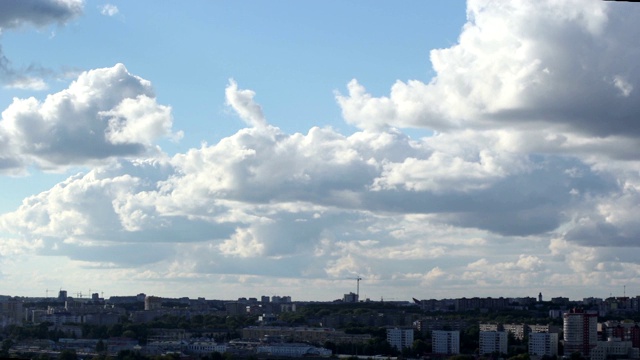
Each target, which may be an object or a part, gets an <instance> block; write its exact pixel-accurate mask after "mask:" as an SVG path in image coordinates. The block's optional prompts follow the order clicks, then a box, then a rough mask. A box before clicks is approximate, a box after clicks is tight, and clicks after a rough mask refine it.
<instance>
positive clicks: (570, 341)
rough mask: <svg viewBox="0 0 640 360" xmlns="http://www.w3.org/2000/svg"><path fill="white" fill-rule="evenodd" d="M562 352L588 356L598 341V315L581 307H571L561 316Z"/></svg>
mask: <svg viewBox="0 0 640 360" xmlns="http://www.w3.org/2000/svg"><path fill="white" fill-rule="evenodd" d="M563 319H564V321H563V324H562V328H563V330H564V354H565V355H567V356H569V355H571V354H573V353H575V352H579V353H580V354H582V356H585V357H589V355H590V352H591V349H593V348H594V347H596V345H597V341H598V315H597V314H592V313H586V312H585V311H584V310H582V309H571V310H570V311H569V312H568V313H565V314H564V316H563Z"/></svg>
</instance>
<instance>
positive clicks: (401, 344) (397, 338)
mask: <svg viewBox="0 0 640 360" xmlns="http://www.w3.org/2000/svg"><path fill="white" fill-rule="evenodd" d="M387 341H388V342H389V344H391V346H393V347H395V348H396V349H398V350H402V349H404V348H406V347H411V345H413V328H411V329H401V328H393V329H387Z"/></svg>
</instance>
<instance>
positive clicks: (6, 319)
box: [0, 298, 25, 329]
mask: <svg viewBox="0 0 640 360" xmlns="http://www.w3.org/2000/svg"><path fill="white" fill-rule="evenodd" d="M22 306H23V304H22V300H19V299H17V298H6V299H1V300H0V329H2V328H4V327H6V326H9V325H18V326H22V320H23V319H24V314H25V313H24V310H23V308H22Z"/></svg>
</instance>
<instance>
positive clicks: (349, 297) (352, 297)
mask: <svg viewBox="0 0 640 360" xmlns="http://www.w3.org/2000/svg"><path fill="white" fill-rule="evenodd" d="M342 302H346V303H357V302H358V295H356V294H354V293H352V292H350V293H348V294H344V296H343V297H342Z"/></svg>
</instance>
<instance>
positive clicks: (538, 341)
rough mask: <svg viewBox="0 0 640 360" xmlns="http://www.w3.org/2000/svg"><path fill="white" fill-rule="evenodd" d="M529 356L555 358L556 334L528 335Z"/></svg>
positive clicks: (556, 351)
mask: <svg viewBox="0 0 640 360" xmlns="http://www.w3.org/2000/svg"><path fill="white" fill-rule="evenodd" d="M529 355H537V356H545V355H546V356H557V355H558V334H557V333H543V332H536V333H531V334H530V335H529Z"/></svg>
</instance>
